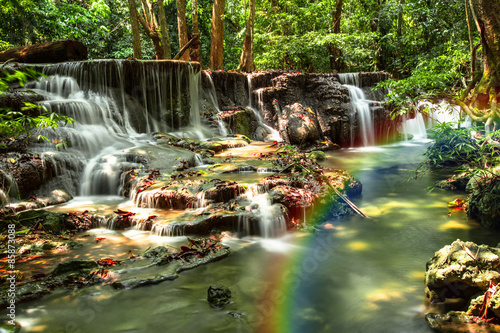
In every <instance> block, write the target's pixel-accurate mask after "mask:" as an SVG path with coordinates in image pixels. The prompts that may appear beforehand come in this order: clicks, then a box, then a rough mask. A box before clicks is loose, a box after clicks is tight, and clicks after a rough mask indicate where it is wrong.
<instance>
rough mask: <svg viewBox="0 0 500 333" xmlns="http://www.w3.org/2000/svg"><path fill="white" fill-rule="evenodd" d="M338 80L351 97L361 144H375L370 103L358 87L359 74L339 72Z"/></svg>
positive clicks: (352, 122) (352, 125) (352, 119)
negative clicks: (357, 121) (358, 126)
mask: <svg viewBox="0 0 500 333" xmlns="http://www.w3.org/2000/svg"><path fill="white" fill-rule="evenodd" d="M339 79H340V82H341V83H342V84H343V85H344V86H345V87H346V88H347V89H348V90H349V96H350V98H351V107H352V109H353V111H354V112H355V114H356V115H357V117H358V120H359V125H360V131H361V139H362V142H363V146H372V145H374V144H375V130H374V127H373V119H372V115H371V112H370V104H369V103H368V101H367V100H366V97H365V93H364V92H363V90H361V88H360V82H359V74H358V73H346V74H339ZM350 122H351V130H350V131H351V142H352V141H353V139H352V135H353V133H354V117H351V121H350Z"/></svg>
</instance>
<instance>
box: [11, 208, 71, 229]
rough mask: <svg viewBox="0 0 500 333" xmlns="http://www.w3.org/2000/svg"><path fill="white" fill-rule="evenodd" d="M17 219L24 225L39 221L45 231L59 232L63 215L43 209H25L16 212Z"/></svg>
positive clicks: (61, 227) (31, 224)
mask: <svg viewBox="0 0 500 333" xmlns="http://www.w3.org/2000/svg"><path fill="white" fill-rule="evenodd" d="M18 219H19V221H21V224H22V225H23V226H25V227H33V226H35V225H36V224H37V223H41V224H42V226H43V229H44V230H45V231H46V232H51V233H54V234H60V233H61V231H62V230H63V226H64V224H63V222H64V215H63V214H61V213H52V212H48V211H45V210H25V211H22V212H20V213H19V214H18Z"/></svg>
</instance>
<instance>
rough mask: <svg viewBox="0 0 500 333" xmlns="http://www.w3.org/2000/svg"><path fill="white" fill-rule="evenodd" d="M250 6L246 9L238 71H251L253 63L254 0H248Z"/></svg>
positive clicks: (253, 67)
mask: <svg viewBox="0 0 500 333" xmlns="http://www.w3.org/2000/svg"><path fill="white" fill-rule="evenodd" d="M249 5H250V8H249V9H248V21H247V24H246V28H245V40H244V42H243V50H242V51H241V59H240V65H239V66H238V71H241V72H247V73H250V72H253V71H254V70H255V63H254V61H253V27H254V23H255V0H250V4H249Z"/></svg>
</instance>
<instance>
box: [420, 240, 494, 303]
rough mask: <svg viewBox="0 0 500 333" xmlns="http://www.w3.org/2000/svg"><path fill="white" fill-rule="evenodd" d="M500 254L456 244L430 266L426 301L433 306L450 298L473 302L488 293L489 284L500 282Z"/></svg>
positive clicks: (471, 243) (486, 248) (426, 284)
mask: <svg viewBox="0 0 500 333" xmlns="http://www.w3.org/2000/svg"><path fill="white" fill-rule="evenodd" d="M499 254H500V250H499V249H496V248H490V247H489V246H487V245H477V244H475V243H473V242H462V241H461V240H456V241H455V242H453V243H452V244H451V245H447V246H445V247H444V248H442V249H441V250H439V251H438V252H436V253H435V254H434V257H432V259H431V260H430V261H429V262H428V263H427V270H426V275H425V287H426V297H427V298H428V299H429V300H430V301H431V302H439V301H444V300H445V299H446V298H463V299H466V300H469V299H470V298H471V297H472V296H473V295H475V294H477V293H480V292H481V291H482V292H485V291H486V290H487V289H488V287H489V281H499V280H500V273H499V272H497V271H496V268H497V267H498V265H499V264H500V259H499Z"/></svg>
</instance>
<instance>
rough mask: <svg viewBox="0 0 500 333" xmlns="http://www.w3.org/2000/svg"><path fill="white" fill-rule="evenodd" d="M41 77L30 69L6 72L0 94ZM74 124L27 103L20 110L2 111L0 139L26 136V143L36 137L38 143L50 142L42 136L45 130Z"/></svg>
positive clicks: (68, 119)
mask: <svg viewBox="0 0 500 333" xmlns="http://www.w3.org/2000/svg"><path fill="white" fill-rule="evenodd" d="M39 76H40V74H39V73H37V72H35V71H33V70H29V69H28V70H27V71H26V72H23V71H15V72H14V73H8V72H6V71H5V72H4V76H3V77H2V78H0V94H4V93H5V92H6V91H8V89H9V87H10V86H11V85H12V84H13V83H16V84H18V85H20V86H21V87H24V84H25V83H26V82H27V81H29V80H31V79H33V78H38V77H39ZM72 123H74V119H73V118H70V117H67V116H64V115H61V114H58V113H56V112H49V111H47V109H46V108H45V107H43V106H41V105H38V104H33V103H27V102H25V103H24V106H23V107H21V109H20V110H12V109H9V108H1V109H0V139H3V140H15V139H18V138H20V137H21V136H24V138H25V140H26V142H28V141H29V140H30V139H31V138H32V137H33V136H34V137H36V140H38V141H40V140H45V141H48V139H47V138H46V137H45V136H43V135H42V134H41V133H42V130H43V129H45V128H52V129H55V128H56V127H58V126H59V125H67V124H72ZM0 144H1V143H0ZM61 144H63V143H61ZM59 145H60V144H59Z"/></svg>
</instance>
